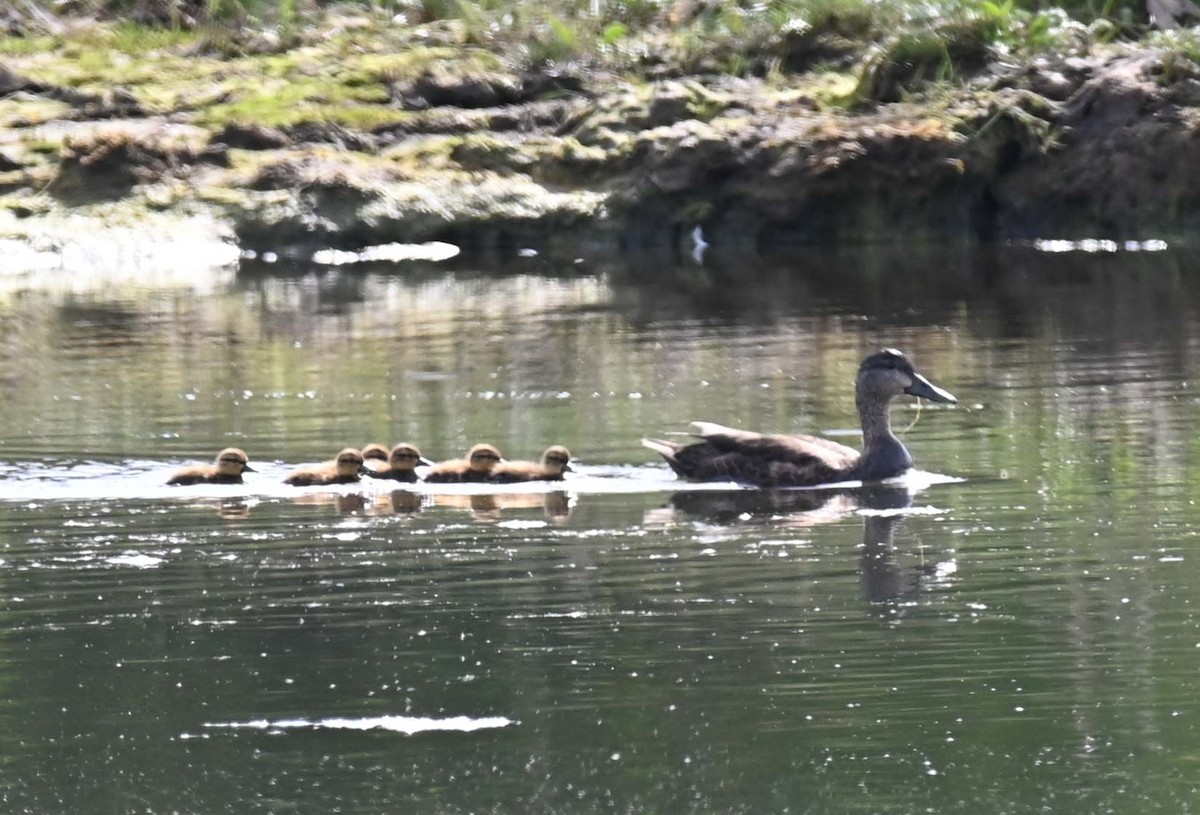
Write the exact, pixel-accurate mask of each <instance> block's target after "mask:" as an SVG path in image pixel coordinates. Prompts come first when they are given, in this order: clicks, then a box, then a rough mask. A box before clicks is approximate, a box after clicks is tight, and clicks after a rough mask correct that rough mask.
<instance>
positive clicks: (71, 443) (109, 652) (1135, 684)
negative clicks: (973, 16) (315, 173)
mask: <svg viewBox="0 0 1200 815" xmlns="http://www.w3.org/2000/svg"><path fill="white" fill-rule="evenodd" d="M1198 266H1200V261H1196V260H1194V259H1193V258H1192V256H1190V255H1188V254H1187V253H1183V252H1177V251H1168V252H1116V253H1085V252H1066V253H1047V252H1040V251H1036V250H1034V249H1032V248H1028V247H1015V248H1007V249H1001V250H991V251H986V252H977V253H961V252H960V253H946V254H942V255H938V254H934V253H924V254H921V255H920V256H916V257H914V256H912V255H911V254H905V253H902V252H899V251H898V250H897V251H895V252H893V253H890V254H887V253H882V252H878V251H877V252H871V253H859V254H854V253H846V254H843V255H818V254H799V253H798V254H795V255H792V256H789V257H781V258H774V259H769V260H766V261H761V262H759V263H757V264H752V263H751V262H749V261H739V262H738V263H737V264H730V265H729V266H728V267H727V269H726V270H722V268H721V267H720V266H717V267H716V268H711V267H710V268H709V269H708V270H705V271H704V272H703V275H701V276H698V275H697V273H696V270H694V269H691V270H689V269H686V268H685V269H676V268H671V267H668V266H664V265H663V264H660V263H656V262H654V261H653V260H651V259H641V260H640V261H638V262H613V263H611V264H607V265H604V266H596V265H595V264H594V263H582V264H577V265H573V266H570V267H569V268H555V267H553V266H552V265H550V264H543V263H534V262H530V263H529V264H528V265H516V266H515V267H510V268H506V269H504V270H503V273H504V276H503V277H496V276H494V275H492V274H488V272H490V271H492V270H486V269H476V268H471V267H470V266H469V265H466V264H460V265H458V266H451V267H436V266H428V265H426V266H398V267H391V268H376V269H372V270H365V271H362V270H356V269H354V270H341V271H336V270H328V269H321V270H306V269H302V268H294V267H289V266H287V265H286V264H282V263H281V264H276V265H274V266H271V267H266V268H262V267H260V268H245V269H243V270H241V271H240V272H239V273H238V274H236V275H230V276H229V277H228V279H225V278H221V279H218V280H215V281H205V282H198V283H197V284H196V285H195V286H194V287H188V286H175V287H173V288H160V289H154V288H144V287H137V286H134V285H131V284H123V285H120V286H101V287H95V288H88V287H70V286H66V287H61V286H60V287H54V286H49V287H42V288H30V287H28V286H24V285H23V286H11V287H9V288H6V289H0V580H2V583H0V613H2V614H3V625H2V626H0V723H2V726H0V802H3V809H4V811H6V812H13V813H39V814H40V813H59V812H61V813H76V812H84V811H88V812H114V813H116V812H120V813H170V812H181V813H190V812H196V813H211V812H229V813H245V812H263V813H267V812H270V813H314V814H317V815H326V814H327V813H333V812H354V813H396V812H446V813H460V812H461V813H466V812H495V813H577V812H585V813H587V812H604V813H609V812H616V813H647V814H649V813H675V812H696V813H713V812H738V813H779V812H793V813H796V812H799V813H879V812H896V813H914V812H933V813H978V812H987V813H1027V812H1034V811H1050V812H1055V813H1068V814H1072V815H1073V814H1075V813H1078V814H1079V815H1083V814H1084V813H1087V814H1089V815H1090V814H1091V813H1099V812H1116V813H1125V812H1139V813H1143V812H1169V813H1179V812H1188V811H1195V810H1196V809H1197V808H1198V805H1200V791H1198V790H1197V787H1198V786H1200V692H1198V691H1200V678H1198V677H1200V672H1198V668H1200V620H1197V617H1196V614H1197V606H1198V605H1200V556H1197V554H1196V552H1194V551H1193V550H1194V548H1195V547H1196V546H1197V545H1198V538H1197V536H1196V533H1195V532H1194V531H1193V530H1194V528H1195V527H1196V525H1197V523H1198V522H1200V510H1198V509H1197V506H1196V503H1195V501H1196V494H1197V490H1196V485H1197V483H1198V482H1200V448H1198V447H1197V442H1196V438H1197V434H1196V432H1195V427H1196V425H1197V419H1198V418H1200V274H1198V272H1200V269H1198V268H1197V267H1198ZM884 345H889V346H896V347H898V348H901V349H903V350H904V351H906V352H907V353H908V354H909V355H910V356H911V357H912V358H913V360H914V361H915V362H916V363H917V365H918V366H919V368H920V369H921V370H922V372H923V373H925V374H926V375H927V376H929V378H930V379H932V380H933V381H934V382H936V383H937V384H939V385H941V386H943V387H945V388H947V389H948V390H950V391H952V392H953V393H955V395H957V396H958V398H959V400H960V403H959V405H958V406H954V407H947V406H941V405H936V406H929V405H926V406H925V407H924V408H923V409H921V410H920V411H919V412H918V410H917V407H916V405H915V404H913V403H911V402H898V403H897V405H896V406H895V407H894V408H893V422H894V424H895V425H896V426H897V428H905V427H908V426H909V425H911V427H908V429H907V430H906V431H905V433H904V439H905V441H906V443H907V444H908V446H909V448H910V450H911V451H912V452H913V455H914V458H915V459H916V461H917V464H918V467H919V468H921V469H922V470H923V471H925V472H926V473H933V474H937V475H940V476H944V477H941V478H927V479H925V480H919V479H918V480H910V481H909V482H908V483H907V484H906V485H904V486H903V487H901V488H893V489H873V490H869V491H849V492H845V493H838V494H831V493H820V494H817V495H814V494H812V493H804V492H801V493H797V492H782V493H778V492H777V493H770V492H768V493H760V492H745V493H734V492H730V491H728V490H709V491H689V490H687V489H686V485H681V484H676V483H675V482H674V481H673V479H672V477H671V476H670V474H669V471H667V469H666V468H665V466H663V465H662V464H661V463H660V462H658V461H656V460H655V458H654V455H653V454H652V453H650V452H649V451H646V450H644V449H642V448H641V447H640V446H639V445H638V439H639V438H641V437H642V436H644V435H662V434H663V433H666V432H671V431H677V430H683V429H685V428H686V423H687V422H688V421H690V420H693V419H706V420H711V421H718V422H723V423H727V424H736V425H741V426H745V427H750V428H758V429H765V430H773V431H784V432H827V433H832V434H834V437H835V438H838V439H840V440H842V441H845V442H847V443H852V444H856V443H857V440H856V438H855V437H854V436H853V434H852V432H851V431H853V429H854V423H855V421H854V402H853V393H852V384H853V377H854V371H855V367H856V365H857V364H858V361H859V360H860V359H861V358H862V356H863V355H864V354H865V353H867V352H869V351H871V350H874V349H876V348H878V347H881V346H884ZM400 440H411V441H415V442H416V443H418V444H419V445H420V446H421V448H422V450H423V452H425V454H426V455H427V456H429V457H431V458H446V457H450V456H456V455H458V454H460V453H461V452H462V451H463V450H464V449H465V448H466V446H468V445H469V444H471V443H472V442H475V441H483V440H486V441H491V442H494V443H496V444H497V445H499V446H500V447H501V449H502V450H503V451H504V452H505V453H506V454H507V455H509V456H510V457H535V456H536V455H537V454H538V453H539V452H540V451H541V450H542V449H543V448H544V447H545V446H546V445H548V444H550V443H563V444H567V445H568V446H569V447H570V448H571V449H572V452H573V453H574V454H575V456H576V457H577V459H578V460H579V463H578V468H579V472H578V473H576V474H575V476H574V477H573V478H572V480H570V481H568V482H567V483H566V484H565V485H563V489H562V490H549V491H524V492H517V493H512V494H504V495H495V496H487V495H477V494H466V492H464V491H459V492H457V493H455V494H449V495H434V494H432V493H429V492H398V493H395V494H393V493H390V492H388V491H387V490H385V489H382V488H375V487H372V488H368V489H365V490H357V489H355V488H353V487H351V488H343V489H341V490H339V491H338V492H336V493H322V492H320V491H319V490H303V491H297V490H289V489H286V488H281V486H280V485H279V484H278V480H279V479H280V478H281V477H282V474H283V473H284V472H286V470H287V468H288V467H290V466H292V465H295V464H298V463H301V462H306V461H315V460H319V459H324V458H328V457H330V456H332V455H333V453H335V452H336V451H337V450H338V449H340V448H341V447H344V446H347V445H354V446H362V445H364V444H366V443H367V442H371V441H381V442H383V443H387V444H390V443H393V442H396V441H400ZM228 444H236V445H238V446H241V447H244V448H245V449H246V450H247V451H248V452H249V454H250V456H251V458H252V460H253V461H254V463H255V466H256V468H258V469H259V472H258V473H257V474H255V476H254V477H253V478H251V477H248V479H247V484H246V485H245V486H244V487H208V488H199V489H198V490H195V491H189V490H175V489H169V488H166V487H164V486H163V485H162V482H163V481H164V480H165V479H166V477H167V476H168V475H169V474H170V472H171V471H172V469H173V468H175V467H177V466H180V465H181V464H182V463H185V462H190V461H194V460H206V459H209V458H211V457H212V455H213V454H214V453H215V452H216V451H217V450H218V449H219V448H221V447H223V446H226V445H228Z"/></svg>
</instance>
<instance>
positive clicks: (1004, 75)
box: [0, 19, 1200, 251]
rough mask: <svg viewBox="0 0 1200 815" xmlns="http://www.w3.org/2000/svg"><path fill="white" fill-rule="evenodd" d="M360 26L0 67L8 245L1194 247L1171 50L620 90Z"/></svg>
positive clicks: (42, 57)
mask: <svg viewBox="0 0 1200 815" xmlns="http://www.w3.org/2000/svg"><path fill="white" fill-rule="evenodd" d="M351 22H352V23H353V24H350V23H348V22H347V21H345V20H341V21H331V22H330V23H329V25H330V26H332V28H331V29H330V31H332V32H334V33H331V34H328V35H327V36H324V37H313V38H311V41H310V42H307V43H300V44H296V45H294V46H293V47H290V48H288V49H286V50H282V49H275V50H272V49H267V53H248V54H245V53H244V54H240V55H237V56H230V55H229V54H225V53H216V52H211V51H205V50H204V49H203V48H197V47H196V46H195V43H194V42H191V41H188V40H186V39H179V40H173V39H171V38H169V37H168V38H166V39H165V40H164V41H163V42H162V43H158V42H157V41H156V42H155V43H152V44H151V45H146V44H145V43H142V44H140V45H138V46H137V49H136V50H137V53H136V54H135V55H134V56H129V55H128V54H124V55H123V53H122V52H121V51H119V50H117V48H116V46H115V45H113V44H112V43H111V41H109V44H108V45H104V44H103V43H104V42H106V41H105V40H103V38H101V40H100V43H101V44H100V45H97V46H95V48H99V49H101V51H100V52H99V54H100V56H97V51H95V50H93V51H90V52H88V51H86V50H85V51H82V52H79V51H76V52H72V51H71V50H70V49H66V50H64V49H63V48H62V47H57V48H50V47H47V48H46V49H44V50H39V49H37V48H33V47H30V48H28V49H26V52H23V53H14V52H13V51H10V52H8V53H4V54H0V231H2V232H5V233H9V234H13V233H20V232H21V231H22V230H24V229H26V228H27V227H28V226H29V225H30V224H37V227H36V231H41V232H45V231H46V229H47V227H46V224H48V223H54V222H55V221H56V219H57V220H59V221H61V222H63V223H67V222H70V223H74V224H78V219H79V217H81V216H92V217H95V218H96V219H99V220H103V221H106V222H111V221H112V220H114V219H116V220H118V221H121V222H123V223H136V222H137V220H138V217H139V212H147V211H153V212H154V213H156V215H157V216H158V217H159V218H161V217H162V216H163V214H164V213H167V214H173V215H177V216H178V217H179V218H183V219H187V218H190V217H193V216H198V215H201V214H202V215H203V217H204V218H205V219H208V220H209V222H211V223H215V224H217V225H218V226H217V228H216V229H215V232H214V234H220V235H226V236H231V237H232V238H233V239H236V241H237V242H238V243H240V244H241V245H242V246H244V247H248V248H256V249H274V248H279V247H282V246H302V247H310V248H316V247H330V246H332V247H361V246H366V245H373V244H381V243H389V242H416V241H427V240H443V241H449V242H452V243H456V244H458V245H461V246H463V247H465V248H466V249H468V250H470V249H480V250H488V249H496V250H501V251H508V250H509V249H512V250H515V249H517V248H519V247H522V246H526V245H533V246H538V247H541V248H544V249H548V250H554V249H555V248H556V247H557V248H560V249H562V250H563V251H572V250H574V249H576V248H578V247H579V246H580V244H581V243H582V244H588V245H600V246H603V247H605V248H618V247H621V248H640V247H655V248H659V249H662V248H663V247H678V248H679V249H680V250H681V251H682V250H684V249H686V248H688V247H690V245H691V241H692V238H691V236H692V234H693V230H694V228H695V227H697V226H699V227H702V229H703V234H704V236H705V238H706V239H707V240H708V242H709V243H710V244H712V246H713V247H717V248H720V249H721V250H726V249H736V250H742V249H755V248H762V247H764V246H768V245H774V244H779V243H786V242H793V241H804V242H816V243H830V242H844V241H856V242H857V241H886V240H930V239H932V240H945V239H953V240H964V241H972V240H993V239H1007V238H1026V237H1094V236H1103V237H1108V238H1116V239H1121V238H1151V237H1164V236H1170V235H1176V234H1182V233H1188V232H1191V231H1193V230H1195V229H1196V228H1197V226H1200V206H1198V204H1200V188H1197V186H1196V185H1195V184H1194V183H1193V182H1192V173H1191V169H1192V168H1193V167H1195V166H1198V164H1200V139H1197V137H1196V134H1197V128H1198V126H1200V68H1198V67H1197V65H1196V64H1195V63H1194V62H1192V61H1191V60H1190V59H1189V58H1188V57H1187V56H1186V55H1183V54H1181V53H1180V50H1179V49H1177V48H1169V47H1166V46H1163V45H1162V44H1161V43H1160V44H1159V45H1157V46H1155V47H1149V46H1145V45H1137V44H1130V43H1126V44H1124V45H1120V44H1118V45H1111V44H1110V45H1107V46H1104V47H1089V48H1086V49H1081V50H1080V52H1079V53H1077V54H1076V55H1074V56H1069V57H1042V58H1039V59H1036V60H1025V61H1013V60H1001V59H999V58H998V57H995V55H994V54H992V53H991V52H988V51H980V52H979V53H980V54H982V55H983V56H985V57H988V58H987V59H983V60H980V59H976V58H975V57H971V59H972V60H974V61H973V62H972V63H971V65H970V70H969V71H968V70H966V69H965V68H964V70H963V71H962V73H961V75H960V76H958V77H957V78H956V79H955V81H951V82H936V83H932V82H929V83H921V82H916V81H908V80H912V77H913V73H912V72H913V70H915V69H914V68H913V66H912V65H911V64H908V71H909V73H908V74H904V72H903V71H899V69H897V68H896V67H895V66H894V65H893V66H892V67H891V68H889V69H888V70H887V71H880V70H876V71H874V72H873V73H871V74H870V75H869V77H870V79H871V82H870V83H864V80H863V77H864V75H865V74H864V72H863V70H864V69H863V68H862V63H861V61H856V60H855V59H854V58H852V57H851V58H847V56H846V54H845V53H844V52H836V51H835V52H833V53H832V56H827V57H825V58H823V59H824V61H819V60H818V61H813V63H812V66H810V67H811V70H798V71H794V72H791V73H778V72H774V73H771V72H768V73H766V74H765V75H764V76H760V77H754V76H743V77H734V76H729V75H715V74H711V73H692V74H687V73H683V72H680V71H659V72H658V74H660V75H649V74H647V75H644V76H636V77H630V76H629V75H628V74H623V75H618V74H615V73H609V72H605V71H601V70H584V69H582V68H578V67H575V68H573V67H569V66H568V67H563V66H557V67H555V66H550V67H547V66H544V65H543V66H539V67H538V68H537V69H536V70H534V69H527V68H526V69H515V68H507V67H505V63H504V62H503V61H502V60H497V59H494V58H491V57H490V56H488V55H486V54H480V53H477V52H474V51H472V50H471V49H470V48H461V47H457V48H456V47H451V46H453V45H454V44H453V43H450V44H447V43H445V42H443V41H442V40H444V39H445V36H444V35H441V34H438V33H437V32H433V33H430V32H428V31H427V32H425V33H424V34H421V33H420V32H419V31H418V32H416V33H414V32H412V31H407V32H406V33H405V34H404V36H403V37H402V38H401V40H395V39H388V38H387V36H388V33H387V32H386V31H384V32H382V33H381V31H380V30H379V23H378V21H372V20H371V19H365V20H364V19H357V20H355V21H351ZM97 30H101V31H102V30H103V29H95V28H93V29H89V34H88V35H89V36H92V37H97V36H98V35H97V34H96V31H97ZM391 36H400V35H397V34H395V33H394V32H392V35H391ZM439 38H440V39H439ZM103 48H108V49H109V50H108V51H106V52H105V51H103V50H102V49H103ZM129 50H131V49H130V48H129V47H128V46H126V51H129ZM821 53H824V52H821ZM976 56H978V55H976ZM814 60H815V58H814ZM838 65H843V66H848V67H845V68H844V70H840V71H839V70H837V67H836V66H838ZM963 65H966V61H965V58H964V62H963ZM903 67H904V65H901V68H903ZM960 67H961V66H960ZM898 71H899V72H898ZM906 77H907V80H906ZM906 81H907V84H905V83H906ZM889 100H891V101H889Z"/></svg>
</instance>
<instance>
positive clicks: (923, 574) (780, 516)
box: [646, 486, 952, 609]
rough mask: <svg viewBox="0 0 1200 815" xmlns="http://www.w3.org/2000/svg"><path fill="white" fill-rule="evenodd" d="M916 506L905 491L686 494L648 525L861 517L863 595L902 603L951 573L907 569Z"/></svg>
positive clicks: (926, 567) (927, 567)
mask: <svg viewBox="0 0 1200 815" xmlns="http://www.w3.org/2000/svg"><path fill="white" fill-rule="evenodd" d="M911 506H912V495H911V493H910V492H909V491H908V490H907V489H904V488H898V487H885V486H875V487H867V488H860V489H855V490H720V491H700V490H695V491H685V492H677V493H675V494H673V495H672V496H671V498H670V499H669V501H668V504H667V506H666V507H663V508H661V509H657V510H650V511H649V512H648V513H647V515H646V522H647V523H652V524H653V523H662V522H664V521H677V520H679V519H680V517H681V516H684V517H691V518H696V519H700V520H704V521H707V522H709V523H718V524H740V523H765V522H768V521H769V522H770V523H771V525H772V526H778V525H780V524H783V525H787V526H791V527H811V526H816V525H818V524H823V523H830V522H833V521H836V520H839V519H844V518H845V517H846V516H847V515H849V514H851V513H854V512H859V513H860V514H861V515H862V518H863V536H862V552H861V556H860V558H859V575H860V580H861V582H862V587H863V594H864V595H865V597H866V599H867V600H868V601H870V602H872V603H886V604H888V605H889V606H890V607H891V608H893V609H895V608H896V607H897V604H899V603H901V602H903V601H905V600H908V599H910V598H912V597H914V596H915V595H916V594H917V593H918V592H919V591H920V589H921V586H922V584H923V583H924V582H926V581H927V579H928V578H930V577H934V576H937V575H938V574H942V573H944V572H946V571H947V570H948V569H949V567H950V566H951V565H952V561H951V562H949V563H938V562H930V563H925V562H922V563H920V564H918V565H916V566H904V565H901V564H900V562H899V557H898V554H897V550H896V547H895V543H894V541H895V535H896V530H897V529H898V528H899V527H900V525H901V524H902V523H903V522H904V519H905V517H906V514H905V513H904V512H903V510H906V509H908V508H909V507H911Z"/></svg>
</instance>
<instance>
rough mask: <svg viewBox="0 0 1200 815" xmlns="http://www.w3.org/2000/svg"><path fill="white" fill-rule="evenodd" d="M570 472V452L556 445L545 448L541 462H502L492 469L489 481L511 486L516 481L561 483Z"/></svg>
mask: <svg viewBox="0 0 1200 815" xmlns="http://www.w3.org/2000/svg"><path fill="white" fill-rule="evenodd" d="M569 472H572V470H571V451H570V450H568V449H567V448H565V447H563V446H562V445H561V444H556V445H554V446H553V447H547V448H546V452H544V453H542V460H541V461H502V462H500V463H499V464H497V465H496V466H495V467H493V468H492V476H491V479H489V480H491V481H495V482H497V483H500V484H512V483H515V482H518V481H562V480H563V473H569Z"/></svg>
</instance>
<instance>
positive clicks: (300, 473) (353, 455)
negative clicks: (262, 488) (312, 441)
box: [283, 447, 363, 487]
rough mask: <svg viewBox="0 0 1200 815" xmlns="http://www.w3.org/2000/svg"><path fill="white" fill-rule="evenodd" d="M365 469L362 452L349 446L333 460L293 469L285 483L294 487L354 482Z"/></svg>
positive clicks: (284, 480)
mask: <svg viewBox="0 0 1200 815" xmlns="http://www.w3.org/2000/svg"><path fill="white" fill-rule="evenodd" d="M362 471H363V457H362V453H360V452H359V451H357V450H355V449H354V448H353V447H347V448H346V449H345V450H343V451H342V452H340V453H338V454H337V458H335V459H334V460H333V461H326V462H324V463H322V464H313V465H310V466H308V467H300V468H298V469H295V470H292V472H291V473H290V474H289V475H288V477H287V478H285V479H283V483H285V484H291V485H292V486H293V487H310V486H313V485H316V484H354V483H357V482H358V478H359V475H361V474H362Z"/></svg>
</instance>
